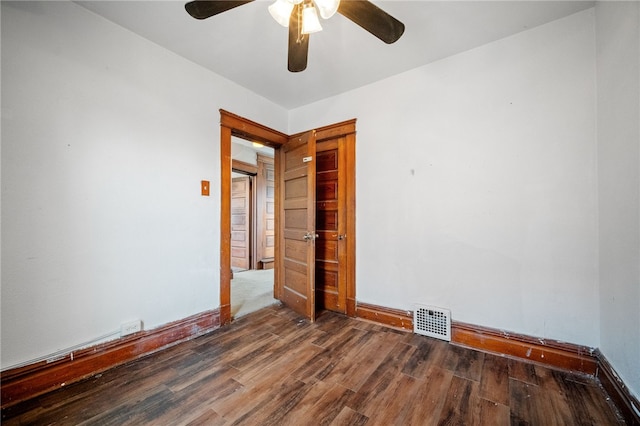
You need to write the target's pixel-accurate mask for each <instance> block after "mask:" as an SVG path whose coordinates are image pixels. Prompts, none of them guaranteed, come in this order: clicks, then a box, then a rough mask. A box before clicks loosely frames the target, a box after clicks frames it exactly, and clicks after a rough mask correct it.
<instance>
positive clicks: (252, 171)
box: [231, 158, 258, 176]
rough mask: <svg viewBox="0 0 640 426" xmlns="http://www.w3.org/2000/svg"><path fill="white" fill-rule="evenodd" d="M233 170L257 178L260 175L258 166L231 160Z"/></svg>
mask: <svg viewBox="0 0 640 426" xmlns="http://www.w3.org/2000/svg"><path fill="white" fill-rule="evenodd" d="M231 170H233V171H234V172H235V171H238V172H241V173H244V174H247V175H250V176H255V175H257V174H258V166H255V165H253V164H249V163H245V162H244V161H240V160H234V159H233V158H232V159H231Z"/></svg>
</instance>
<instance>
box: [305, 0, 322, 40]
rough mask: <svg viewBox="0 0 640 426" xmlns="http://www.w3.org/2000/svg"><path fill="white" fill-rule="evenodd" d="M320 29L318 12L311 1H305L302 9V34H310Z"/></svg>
mask: <svg viewBox="0 0 640 426" xmlns="http://www.w3.org/2000/svg"><path fill="white" fill-rule="evenodd" d="M318 31H322V25H320V20H319V19H318V12H317V11H316V8H315V7H314V6H313V3H307V4H305V5H304V8H303V9H302V34H311V33H316V32H318Z"/></svg>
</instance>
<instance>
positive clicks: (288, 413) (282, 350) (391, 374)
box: [2, 306, 624, 426]
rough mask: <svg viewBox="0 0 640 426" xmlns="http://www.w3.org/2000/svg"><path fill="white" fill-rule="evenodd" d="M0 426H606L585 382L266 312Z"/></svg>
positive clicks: (361, 326)
mask: <svg viewBox="0 0 640 426" xmlns="http://www.w3.org/2000/svg"><path fill="white" fill-rule="evenodd" d="M2 423H3V424H4V425H7V426H8V425H15V424H38V425H40V424H56V425H67V424H69V425H78V424H99V425H142V424H145V425H146V424H153V425H178V424H180V425H187V424H188V425H217V424H225V425H227V424H247V425H296V426H297V425H364V424H367V425H436V424H443V425H445V424H446V425H449V424H456V425H474V424H483V425H508V424H517V425H618V424H624V422H623V421H622V420H620V419H619V418H618V417H617V416H616V414H615V412H614V409H613V408H612V407H611V406H610V405H609V403H608V401H607V397H606V395H605V393H604V392H603V391H602V389H601V388H600V387H599V386H598V384H597V383H596V382H595V381H594V379H593V378H591V377H586V376H579V375H571V374H567V373H563V372H559V371H556V370H551V369H548V368H544V367H541V366H539V365H533V364H528V363H525V362H520V361H514V360H511V359H507V358H503V357H500V356H494V355H490V354H485V353H482V352H477V351H473V350H469V349H463V348H461V347H458V346H455V345H451V344H448V343H446V342H443V341H439V340H435V339H430V338H427V337H423V336H418V335H414V334H411V333H404V332H400V331H396V330H393V329H389V328H385V327H382V326H378V325H375V324H371V323H368V322H364V321H360V320H355V319H351V318H347V317H344V316H341V315H338V314H333V313H330V312H325V313H323V314H322V315H321V316H320V317H319V318H318V320H317V321H316V322H315V323H314V324H310V323H309V322H307V321H305V320H303V319H301V318H299V317H297V316H296V314H294V313H293V312H292V311H290V310H288V309H286V308H284V307H281V306H274V307H270V308H266V309H263V310H261V311H258V312H256V313H253V314H250V315H248V316H245V317H243V318H241V319H240V320H238V321H235V322H234V323H232V324H231V325H230V326H227V327H223V328H221V329H219V330H217V331H215V332H213V333H210V334H208V335H205V336H202V337H199V338H197V339H194V340H192V341H189V342H187V343H183V344H180V345H178V346H174V347H172V348H170V349H167V350H164V351H162V352H159V353H157V354H154V355H151V356H147V357H145V358H142V359H140V360H138V361H135V362H131V363H129V364H127V365H124V366H121V367H118V368H114V369H112V370H109V371H107V372H105V373H103V374H99V375H97V376H95V377H93V378H91V379H89V380H85V381H83V382H80V383H77V384H74V385H70V386H67V387H65V388H63V389H60V390H58V391H55V392H51V393H49V394H46V395H43V396H41V397H39V398H35V399H33V400H31V401H27V402H24V403H21V404H18V405H16V406H13V407H10V408H8V409H6V410H4V411H3V412H2Z"/></svg>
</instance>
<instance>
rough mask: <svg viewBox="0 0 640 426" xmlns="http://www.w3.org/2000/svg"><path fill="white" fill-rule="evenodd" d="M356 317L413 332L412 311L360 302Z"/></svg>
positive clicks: (357, 305) (357, 306)
mask: <svg viewBox="0 0 640 426" xmlns="http://www.w3.org/2000/svg"><path fill="white" fill-rule="evenodd" d="M356 317H357V318H362V319H365V320H368V321H373V322H377V323H379V324H382V325H386V326H388V327H393V328H397V329H400V330H405V331H413V312H411V311H403V310H400V309H393V308H385V307H383V306H377V305H369V304H367V303H360V302H358V303H357V304H356Z"/></svg>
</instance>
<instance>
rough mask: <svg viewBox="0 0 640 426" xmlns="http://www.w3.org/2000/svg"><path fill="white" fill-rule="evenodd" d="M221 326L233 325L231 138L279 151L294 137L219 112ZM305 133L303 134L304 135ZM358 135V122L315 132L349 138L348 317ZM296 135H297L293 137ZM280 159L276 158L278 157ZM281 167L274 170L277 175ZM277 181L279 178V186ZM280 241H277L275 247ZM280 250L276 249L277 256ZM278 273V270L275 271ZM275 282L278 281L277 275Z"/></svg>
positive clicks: (352, 292) (353, 305)
mask: <svg viewBox="0 0 640 426" xmlns="http://www.w3.org/2000/svg"><path fill="white" fill-rule="evenodd" d="M219 111H220V324H221V325H224V324H229V323H230V322H231V169H232V158H231V136H237V137H240V138H243V139H246V140H250V141H254V142H260V143H262V144H264V145H266V146H269V147H271V148H274V149H276V150H277V149H279V148H280V147H281V146H282V145H284V144H285V143H286V142H287V141H288V140H289V138H290V137H291V136H289V135H286V134H284V133H281V132H279V131H277V130H273V129H271V128H269V127H266V126H263V125H262V124H259V123H256V122H254V121H251V120H248V119H246V118H243V117H241V116H239V115H236V114H233V113H231V112H228V111H225V110H223V109H220V110H219ZM303 133H304V132H303ZM355 133H356V120H355V119H352V120H348V121H344V122H341V123H336V124H333V125H330V126H325V127H322V128H320V129H316V139H317V140H326V139H331V138H336V137H340V136H345V137H346V138H347V147H346V157H347V158H346V165H347V170H349V171H350V172H349V173H347V182H346V186H347V187H346V191H347V206H346V208H347V244H348V245H347V307H346V308H347V315H348V316H352V317H354V316H355V315H356V298H355V297H356V281H355V273H356V272H355V266H356V257H355V253H356V238H355V237H356V224H355V217H356V215H355V213H356V210H355V208H356V203H355V195H356V191H355V190H356V185H355V152H356V151H355ZM292 136H295V135H292ZM276 158H277V155H276ZM277 170H278V165H277V164H276V167H275V171H276V173H278V171H277ZM277 182H278V179H277V176H276V183H277ZM278 192H279V191H278V190H277V188H276V200H275V203H276V212H277V211H279V204H280V202H281V201H280V200H279V196H278ZM279 221H280V218H279V217H278V216H276V234H277V233H278V232H279V231H280V223H279ZM277 242H278V239H277V238H276V244H277ZM279 250H280V248H279V247H277V246H276V250H275V252H276V256H278V251H279ZM275 273H276V274H277V273H278V271H277V270H276V271H275ZM275 280H276V281H275V282H276V283H277V282H278V277H277V275H276V276H275Z"/></svg>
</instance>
